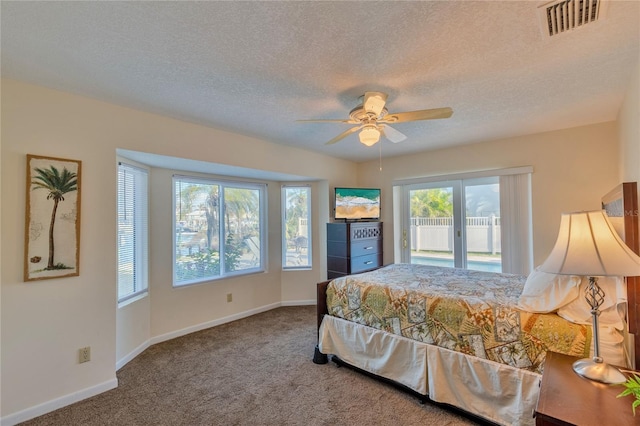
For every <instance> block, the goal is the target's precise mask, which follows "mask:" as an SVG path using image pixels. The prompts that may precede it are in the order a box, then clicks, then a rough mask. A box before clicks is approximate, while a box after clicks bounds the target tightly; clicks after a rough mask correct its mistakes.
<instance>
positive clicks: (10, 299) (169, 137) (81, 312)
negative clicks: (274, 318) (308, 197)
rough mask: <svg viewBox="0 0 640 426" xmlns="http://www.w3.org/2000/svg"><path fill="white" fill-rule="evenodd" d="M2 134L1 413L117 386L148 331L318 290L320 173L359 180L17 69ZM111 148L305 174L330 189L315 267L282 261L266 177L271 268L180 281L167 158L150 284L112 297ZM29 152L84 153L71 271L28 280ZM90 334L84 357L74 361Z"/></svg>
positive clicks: (348, 166) (26, 413)
mask: <svg viewBox="0 0 640 426" xmlns="http://www.w3.org/2000/svg"><path fill="white" fill-rule="evenodd" d="M1 136H2V154H1V158H2V169H1V174H2V179H1V182H2V188H1V191H2V213H1V218H2V232H1V235H2V248H1V253H2V259H1V262H2V266H3V267H2V275H1V277H2V282H1V300H2V305H1V323H2V345H1V346H2V347H1V353H0V354H1V357H2V365H1V378H2V386H1V389H2V407H1V410H2V411H1V412H0V414H1V416H2V418H3V419H2V420H3V424H11V423H12V422H15V421H18V420H21V419H25V418H29V417H32V416H33V415H38V414H42V413H44V412H47V411H50V410H52V409H55V408H58V407H60V406H63V405H67V404H69V403H71V402H74V401H76V400H78V399H82V398H85V397H87V396H90V395H93V394H95V393H99V392H101V391H104V390H105V389H108V388H110V387H113V386H115V385H116V376H115V371H116V363H117V362H118V361H121V360H122V359H123V358H124V357H126V356H127V355H129V354H132V353H133V354H135V353H136V351H139V350H141V349H143V348H144V347H145V345H148V344H149V343H150V342H151V343H153V341H154V340H153V339H158V338H159V339H162V338H163V336H165V337H166V336H168V335H171V334H172V333H174V334H175V333H180V332H181V331H182V330H185V329H186V330H189V329H192V328H194V327H198V326H201V325H202V324H214V323H215V322H216V321H224V320H225V318H227V319H228V318H233V317H237V316H242V315H247V314H250V313H252V312H254V311H256V310H260V309H263V308H265V307H270V306H271V305H272V304H280V303H282V302H283V301H284V302H287V301H289V302H291V301H305V302H307V303H308V302H313V301H314V300H315V283H316V282H317V281H319V279H320V278H321V277H322V276H323V274H326V273H325V272H324V265H325V264H326V262H325V261H324V260H323V259H324V258H323V257H321V255H322V252H323V249H322V247H321V242H322V241H323V239H322V228H321V227H320V226H319V225H320V224H324V223H325V222H326V221H327V219H328V217H329V215H328V210H329V209H328V198H329V194H328V191H327V188H328V185H336V184H338V183H339V184H348V185H354V184H355V183H356V181H355V180H356V165H355V164H353V163H351V162H348V161H344V160H338V159H335V158H331V157H327V156H323V155H319V154H314V153H310V152H308V151H303V150H299V149H295V148H287V147H284V146H281V145H275V144H271V143H267V142H264V141H260V140H257V139H253V138H249V137H244V136H240V135H236V134H232V133H228V132H223V131H219V130H216V129H211V128H206V127H203V126H197V125H194V124H190V123H185V122H182V121H178V120H173V119H169V118H165V117H161V116H158V115H153V114H147V113H143V112H140V111H136V110H132V109H128V108H123V107H119V106H115V105H111V104H107V103H103V102H98V101H94V100H91V99H87V98H83V97H79V96H75V95H71V94H68V93H63V92H59V91H55V90H49V89H45V88H41V87H37V86H32V85H28V84H24V83H20V82H16V81H11V80H3V81H2V135H1ZM118 148H122V149H126V150H133V151H141V152H150V153H154V154H159V155H164V156H173V157H181V158H188V159H195V160H200V161H208V162H212V163H222V164H227V165H232V166H239V167H245V168H252V169H259V170H265V171H274V172H278V173H286V174H292V175H298V176H308V177H309V180H310V181H316V182H315V183H314V185H315V187H317V188H318V192H320V191H324V194H323V193H318V194H315V195H314V196H315V197H317V199H316V201H317V203H316V206H315V207H314V211H313V215H314V218H315V221H316V222H315V223H316V226H317V227H318V228H317V229H316V230H315V231H314V235H315V236H316V238H315V239H314V240H315V242H314V247H313V250H314V253H316V255H315V256H314V268H313V269H312V270H310V271H301V272H296V273H295V274H291V275H289V273H283V272H282V271H281V268H280V264H279V261H280V254H279V253H280V227H281V226H280V189H279V183H274V182H270V184H269V204H268V206H269V270H268V272H266V273H264V274H257V275H252V276H247V277H238V278H234V279H230V280H221V281H217V282H211V283H205V284H199V285H192V286H188V287H184V288H179V289H174V288H173V287H171V283H170V278H169V277H171V270H170V265H171V255H170V254H171V249H170V247H171V235H170V233H171V231H170V229H171V208H170V207H169V206H170V205H171V201H170V200H171V196H170V192H171V184H170V175H171V171H170V170H164V169H152V170H151V179H150V183H151V205H152V207H153V211H152V215H151V219H150V226H151V229H150V231H151V235H152V237H151V238H152V241H151V244H152V246H151V256H150V269H151V271H150V276H151V282H150V297H148V298H145V299H143V300H141V301H137V302H134V303H132V304H130V305H128V306H126V307H124V308H122V309H117V302H116V299H117V295H116V249H115V247H116V245H115V244H116V167H115V164H116V149H118ZM27 153H30V154H38V155H45V156H56V157H62V158H70V159H77V160H81V161H82V167H83V173H82V224H81V251H80V276H79V277H70V278H58V279H51V280H43V281H36V282H29V283H24V282H22V268H23V260H22V253H23V249H24V214H25V182H24V177H25V174H26V154H27ZM291 158H295V160H296V161H291V160H290V159H291ZM212 173H215V168H212ZM155 208H157V209H158V210H157V211H156V210H155ZM316 261H317V262H316ZM285 275H287V277H292V278H287V279H286V280H284V279H283V277H284V276H285ZM281 281H283V282H284V281H286V285H281ZM283 289H284V292H283ZM289 291H291V294H293V295H294V296H293V297H291V296H289V294H288V293H289ZM228 292H233V296H234V297H233V298H234V302H232V303H226V297H225V295H226V293H228ZM285 293H286V294H287V296H286V297H283V294H285ZM84 346H91V356H92V359H91V362H89V363H86V364H78V362H77V351H78V348H80V347H84Z"/></svg>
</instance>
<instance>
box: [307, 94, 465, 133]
mask: <svg viewBox="0 0 640 426" xmlns="http://www.w3.org/2000/svg"><path fill="white" fill-rule="evenodd" d="M360 99H362V101H361V103H360V104H359V105H358V106H356V107H355V108H354V109H352V110H351V111H350V112H349V119H348V120H335V119H328V120H326V119H325V120H298V121H306V122H323V123H345V124H355V125H356V127H352V128H350V129H348V130H346V131H344V132H342V133H340V134H339V135H338V136H336V137H335V138H333V139H331V140H330V141H329V142H327V143H326V145H332V144H334V143H336V142H339V141H340V140H342V139H344V138H346V137H347V136H349V135H350V134H352V133H355V132H357V131H360V133H359V134H358V138H359V139H360V142H361V143H363V144H364V145H366V146H372V145H375V144H376V143H377V142H378V141H379V140H380V135H383V136H384V137H385V138H387V139H388V140H389V141H391V142H393V143H398V142H402V141H403V140H405V139H406V138H407V137H406V136H405V135H404V134H402V133H401V132H399V131H397V130H396V129H394V128H392V127H391V126H389V124H388V123H405V122H407V121H418V120H435V119H438V118H449V117H451V115H452V114H453V110H452V109H451V108H449V107H445V108H435V109H423V110H418V111H408V112H397V113H393V114H390V113H389V111H388V110H387V108H386V107H385V104H386V102H387V94H386V93H383V92H365V94H364V95H363V96H361V97H360Z"/></svg>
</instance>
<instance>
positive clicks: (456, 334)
mask: <svg viewBox="0 0 640 426" xmlns="http://www.w3.org/2000/svg"><path fill="white" fill-rule="evenodd" d="M634 202H635V208H634V207H633V203H634ZM620 203H622V204H620ZM603 208H604V209H606V210H607V212H608V214H609V215H610V216H615V215H618V216H619V219H620V220H619V223H620V227H621V233H622V234H623V235H624V238H625V241H627V243H628V244H630V246H631V248H632V249H634V250H635V251H636V253H637V252H638V247H637V237H638V234H637V222H638V218H637V189H636V186H635V183H633V184H631V183H625V184H623V185H621V186H620V187H618V188H616V189H615V190H614V191H612V192H611V193H609V194H607V196H605V197H604V198H603ZM614 220H615V219H614ZM634 229H635V231H634ZM634 239H635V243H634V241H633V240H634ZM634 246H635V247H634ZM567 280H569V281H570V280H573V281H572V282H571V283H568V282H567ZM541 283H543V286H544V288H545V289H549V288H551V289H552V290H551V291H552V293H553V294H552V295H551V297H546V296H545V297H546V299H545V297H542V298H541V297H539V295H540V293H536V292H537V291H539V289H540V288H542V287H541V286H540V285H541ZM601 284H603V285H605V286H606V288H605V291H606V292H607V294H608V297H609V299H610V303H609V302H608V304H606V305H603V315H602V316H601V327H600V329H601V333H600V347H601V354H602V355H603V357H604V358H605V361H607V362H609V363H612V364H616V365H625V366H633V365H634V361H635V358H634V357H635V355H637V354H638V351H637V350H636V351H635V352H634V348H635V347H637V343H638V342H637V341H636V342H634V339H633V338H634V334H635V333H636V332H637V331H636V330H637V327H638V317H637V315H635V314H636V313H637V299H636V298H635V295H636V291H637V290H636V281H635V278H634V279H631V278H630V279H628V280H626V283H625V281H624V280H622V279H617V278H612V279H609V280H608V281H606V282H604V283H603V282H602V281H601ZM585 285H586V284H585ZM581 286H582V283H581V277H571V276H551V274H544V273H542V272H540V271H534V272H533V273H532V274H530V275H529V276H521V275H513V274H495V273H489V272H480V271H469V270H462V269H454V268H439V267H432V266H424V265H409V264H393V265H387V266H385V267H383V268H381V269H378V270H375V271H371V272H367V273H364V274H357V275H351V276H346V277H341V278H338V279H335V280H331V281H325V282H322V283H319V284H318V286H317V289H318V346H317V347H316V353H315V355H314V362H316V363H325V362H327V355H332V356H333V360H334V361H336V362H337V363H339V364H341V365H342V364H346V365H349V366H352V367H355V368H357V369H360V370H362V371H364V372H367V373H369V374H373V375H375V376H376V377H379V378H382V379H384V380H387V381H390V382H391V383H394V384H396V385H397V386H399V387H401V388H403V389H405V390H408V391H410V392H412V393H414V394H416V395H417V396H419V397H420V398H421V399H424V400H427V399H428V400H431V401H435V402H438V403H443V404H447V405H451V406H454V407H457V408H458V409H461V410H463V411H465V412H467V413H470V414H472V415H474V416H478V417H480V418H482V419H484V420H487V421H489V422H492V423H496V424H502V425H529V424H533V423H534V419H533V416H532V414H533V411H534V409H535V406H536V403H537V398H538V387H539V382H540V378H541V373H542V370H543V367H544V359H545V356H546V352H547V351H554V352H559V353H564V354H568V355H574V356H578V357H588V356H590V352H591V350H592V333H591V327H590V315H589V314H590V313H589V312H588V311H586V313H585V309H583V308H582V307H581V306H582V305H586V304H582V303H581V302H582V301H581V300H580V298H579V297H576V296H577V295H578V294H579V292H580V288H581ZM567 288H570V289H573V293H571V294H569V293H567V292H566V291H565V292H564V293H557V291H559V290H562V291H564V290H566V289H567ZM545 294H547V295H548V291H547V290H545ZM527 296H529V297H527ZM627 299H628V300H627ZM541 300H546V302H545V303H546V304H544V305H545V306H542V307H541V306H538V304H539V303H540V301H541ZM547 302H548V303H547ZM549 303H551V305H550V304H549ZM554 304H555V305H554ZM627 304H628V305H629V306H628V309H627ZM603 319H604V321H603ZM638 340H640V339H638ZM636 362H637V361H636ZM636 365H638V364H636Z"/></svg>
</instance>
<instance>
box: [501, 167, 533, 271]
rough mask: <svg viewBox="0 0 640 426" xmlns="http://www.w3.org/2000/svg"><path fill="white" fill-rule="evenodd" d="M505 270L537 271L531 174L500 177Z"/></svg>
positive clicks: (503, 265)
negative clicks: (535, 266)
mask: <svg viewBox="0 0 640 426" xmlns="http://www.w3.org/2000/svg"><path fill="white" fill-rule="evenodd" d="M500 210H501V216H502V217H501V220H502V272H506V273H511V274H524V275H527V274H529V273H530V272H531V271H532V270H533V220H532V214H531V173H522V174H513V175H503V176H500Z"/></svg>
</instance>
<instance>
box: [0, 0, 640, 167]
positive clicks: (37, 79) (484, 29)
mask: <svg viewBox="0 0 640 426" xmlns="http://www.w3.org/2000/svg"><path fill="white" fill-rule="evenodd" d="M543 3H544V2H543ZM540 4H541V3H540V2H535V1H510V2H507V1H501V2H493V1H476V2H473V1H446V2H445V1H423V2H394V1H384V2H355V1H354V2H309V1H305V2H292V1H288V2H273V1H270V2H187V1H182V2H165V1H157V2H110V1H109V2H25V1H20V2H11V1H2V2H1V6H0V7H1V11H0V12H1V43H2V45H1V47H2V57H1V59H2V76H3V77H8V78H12V79H17V80H22V81H26V82H31V83H35V84H40V85H43V86H48V87H52V88H56V89H60V90H64V91H68V92H72V93H78V94H82V95H85V96H89V97H93V98H97V99H100V100H104V101H107V102H112V103H115V104H119V105H124V106H129V107H133V108H137V109H141V110H146V111H149V112H154V113H158V114H163V115H166V116H170V117H174V118H178V119H182V120H186V121H189V122H194V123H199V124H203V125H207V126H211V127H216V128H221V129H225V130H230V131H233V132H236V133H241V134H246V135H249V136H255V137H258V138H261V139H264V140H268V141H271V142H275V143H280V144H284V145H290V146H296V147H299V148H304V149H309V150H313V151H317V152H321V153H325V154H328V155H331V156H335V157H342V158H346V159H350V160H354V161H364V160H369V159H375V158H377V157H378V153H379V151H378V145H376V146H374V147H372V148H367V147H365V146H364V145H362V144H360V143H359V142H358V138H357V135H356V134H353V135H351V136H349V137H347V138H346V139H343V140H342V141H341V142H340V143H338V144H335V145H331V146H326V145H325V144H324V143H325V142H326V141H328V140H330V139H331V138H333V137H334V136H336V135H337V134H339V133H341V132H342V131H344V130H346V129H347V128H348V127H347V125H345V124H340V123H298V122H296V120H298V119H308V118H338V119H343V118H344V119H346V118H348V114H349V111H350V110H351V109H352V108H353V107H354V106H356V104H357V103H358V97H359V96H361V95H362V94H363V93H364V92H365V91H383V92H386V93H388V94H389V98H388V100H387V107H388V109H389V111H390V112H401V111H411V110H417V109H428V108H439V107H445V106H449V107H451V108H453V110H454V114H453V116H452V117H451V118H449V119H443V120H431V121H419V122H411V123H401V124H396V125H394V128H395V129H397V130H399V131H401V132H402V133H404V134H406V135H407V136H408V139H407V140H406V141H404V142H402V143H399V144H391V143H389V142H388V141H384V142H383V145H382V154H383V155H385V156H391V155H401V154H409V153H413V152H416V151H422V150H428V149H435V148H441V147H445V146H451V145H458V144H467V143H474V142H480V141H485V140H492V139H497V138H505V137H512V136H517V135H524V134H531V133H538V132H543V131H548V130H555V129H560V128H568V127H574V126H579V125H585V124H590V123H596V122H603V121H611V120H615V119H616V116H617V113H618V109H619V108H620V105H621V102H622V100H623V97H624V94H625V92H626V90H627V89H628V87H629V85H630V82H631V77H632V76H631V72H632V70H633V69H634V65H635V64H637V62H638V54H639V50H640V47H639V46H640V2H638V1H626V2H622V1H612V2H609V3H608V8H607V13H606V17H605V18H604V19H601V20H600V21H598V22H596V23H594V24H589V25H587V26H585V27H583V28H579V29H576V30H573V31H570V32H568V33H566V34H562V35H559V36H554V37H552V38H550V37H545V36H543V35H542V32H541V30H540V26H539V23H538V16H537V7H538V5H540Z"/></svg>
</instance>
